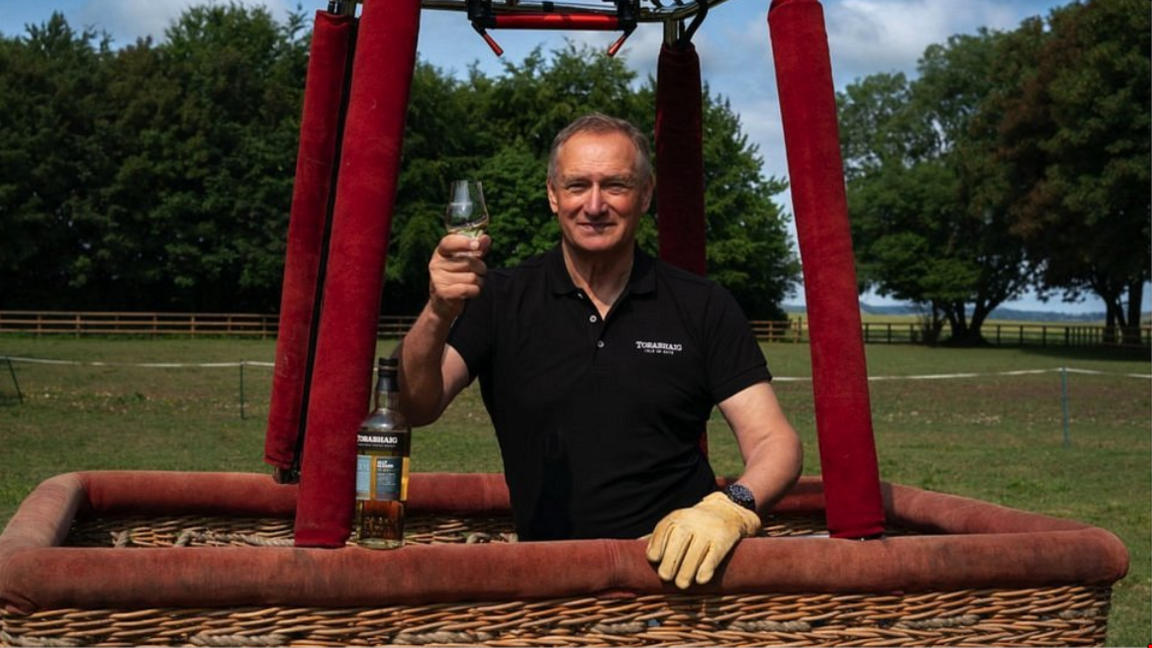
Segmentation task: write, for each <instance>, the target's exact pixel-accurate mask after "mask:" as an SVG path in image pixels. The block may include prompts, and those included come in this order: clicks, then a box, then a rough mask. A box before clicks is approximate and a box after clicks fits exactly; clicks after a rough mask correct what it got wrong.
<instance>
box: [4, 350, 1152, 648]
mask: <svg viewBox="0 0 1152 648" xmlns="http://www.w3.org/2000/svg"><path fill="white" fill-rule="evenodd" d="M392 344H393V343H392V342H387V341H383V342H381V344H380V353H381V354H384V353H387V352H389V351H390V350H391V347H392ZM274 349H275V347H274V342H272V341H259V340H235V339H232V340H219V339H171V340H142V339H79V340H78V339H71V338H67V339H65V338H41V339H36V338H31V337H21V336H0V356H14V357H17V358H36V359H49V360H58V361H72V362H76V363H78V364H39V363H31V362H26V361H20V360H18V361H16V362H14V363H13V365H12V367H13V370H14V372H15V375H16V381H15V382H14V381H13V379H12V376H11V375H10V374H9V368H8V365H7V363H6V362H4V361H0V448H2V450H0V524H4V523H6V521H7V520H8V518H9V517H10V516H11V515H12V513H13V512H14V511H15V509H16V507H17V506H18V505H19V503H20V502H21V501H22V500H23V499H24V497H26V496H27V494H28V493H29V492H30V491H31V489H32V488H34V487H35V485H36V484H38V483H39V482H40V481H42V480H44V479H46V478H47V477H50V476H52V475H55V474H59V473H62V472H67V471H72V470H89V469H107V468H121V469H165V470H240V471H256V472H267V470H268V468H267V466H265V465H264V464H263V463H262V461H261V453H262V450H263V435H264V426H265V420H266V417H267V414H268V398H269V388H270V384H271V375H272V374H271V369H270V368H268V367H266V366H259V365H253V364H246V365H245V366H243V367H240V366H237V363H239V362H240V361H245V362H252V363H269V362H271V360H272V359H273V357H274ZM764 351H765V355H766V357H767V358H768V361H769V365H770V367H771V368H772V371H773V373H774V374H775V375H776V376H777V377H778V381H777V382H776V390H777V392H778V393H779V395H780V399H781V402H782V403H783V405H784V407H785V409H786V411H787V412H788V413H789V416H790V418H791V419H792V421H793V423H794V424H795V425H796V427H797V429H798V430H799V431H800V434H801V436H802V438H803V441H804V445H805V451H806V458H805V472H806V473H807V474H817V473H819V470H820V469H819V462H818V452H817V446H816V429H815V422H814V415H813V404H812V394H811V389H812V387H811V383H810V382H809V381H808V380H806V379H807V378H810V376H811V369H810V359H809V349H808V347H807V346H806V345H792V344H770V345H765V346H764ZM867 354H868V366H869V373H870V375H872V376H877V377H880V376H883V377H887V378H889V379H887V380H880V381H875V382H872V383H871V384H870V392H871V401H872V419H873V425H874V428H875V433H876V439H877V446H878V452H879V460H880V471H881V475H882V477H883V478H884V479H886V480H888V481H892V482H896V483H902V484H907V485H910V486H917V487H921V488H926V489H931V490H938V491H944V492H949V493H956V494H960V495H967V496H972V497H976V498H979V499H982V500H985V501H991V502H996V503H1000V504H1004V505H1007V506H1011V507H1015V508H1020V509H1025V510H1030V511H1036V512H1041V513H1047V514H1050V515H1056V516H1060V517H1067V518H1073V519H1077V520H1081V521H1084V522H1088V523H1090V524H1094V525H1097V526H1100V527H1103V528H1106V529H1108V530H1110V531H1112V532H1113V533H1116V534H1117V535H1118V536H1119V537H1120V538H1121V539H1122V540H1123V541H1124V542H1125V544H1126V545H1127V547H1128V549H1129V552H1130V555H1131V571H1130V573H1129V575H1128V577H1127V578H1125V579H1124V580H1123V581H1121V582H1120V583H1118V584H1117V586H1116V588H1115V594H1114V599H1113V602H1114V609H1113V611H1112V617H1111V626H1110V631H1109V638H1108V645H1112V646H1132V645H1145V644H1146V643H1147V639H1148V629H1149V628H1150V627H1152V618H1150V607H1152V576H1150V565H1149V563H1150V556H1149V537H1150V536H1152V512H1150V508H1149V501H1152V440H1150V434H1149V431H1150V427H1152V390H1150V384H1152V381H1150V380H1149V379H1148V378H1147V377H1133V376H1130V375H1128V374H1137V375H1139V376H1147V375H1148V374H1149V373H1152V362H1150V360H1149V358H1148V357H1147V354H1146V353H1144V354H1136V355H1133V354H1118V353H1105V352H1100V351H1091V350H1075V349H1073V350H1069V349H1054V348H1047V349H1042V348H1026V349H963V350H961V349H932V348H925V347H917V346H908V345H870V346H868V347H867ZM93 363H104V364H93ZM142 363H171V364H180V365H185V366H178V367H141V366H136V365H139V364H142ZM217 363H225V364H228V366H222V367H197V366H187V365H207V364H217ZM1061 367H1068V368H1071V369H1074V370H1081V371H1084V370H1086V371H1096V372H1103V373H1100V374H1089V373H1068V374H1066V377H1067V401H1066V402H1067V412H1068V415H1069V418H1068V425H1067V427H1065V421H1064V403H1065V401H1064V400H1063V393H1064V392H1063V391H1062V384H1061V377H1062V376H1061V373H1060V371H1059V369H1060V368H1061ZM1018 370H1047V371H1045V372H1044V373H1038V374H1031V375H1015V376H1008V375H1002V374H1003V372H1009V371H1018ZM957 373H959V374H977V375H975V376H968V377H958V378H951V379H945V378H937V379H931V380H927V379H908V378H907V377H909V376H923V375H935V376H939V375H942V374H957ZM17 384H18V385H19V392H20V394H19V395H20V396H22V397H23V403H21V402H20V400H19V397H18V394H17V390H16V385H17ZM242 413H243V418H242V417H241V414H242ZM1066 434H1067V437H1066V436H1065V435H1066ZM1066 438H1067V440H1068V441H1069V445H1068V446H1067V447H1065V439H1066ZM710 447H711V454H712V457H713V461H714V463H715V465H716V467H717V472H719V473H721V474H738V473H739V471H740V470H741V462H740V459H739V455H738V453H737V451H736V448H735V444H734V443H733V442H732V439H731V434H730V433H729V432H728V431H727V429H726V426H725V424H724V422H723V420H722V419H721V418H720V417H719V416H718V415H717V416H715V417H714V420H713V421H712V423H711V424H710ZM413 463H414V466H415V468H416V470H420V471H434V470H447V471H456V472H475V471H496V470H499V469H500V461H499V456H498V451H497V447H496V443H495V440H494V439H493V438H492V432H491V426H490V424H489V422H488V418H487V415H486V414H485V412H484V411H483V407H482V405H481V404H480V402H479V397H478V394H477V390H475V389H469V390H468V391H466V392H465V394H464V395H463V396H462V397H461V398H460V399H459V400H458V401H457V402H456V403H454V404H453V405H452V407H450V408H449V410H448V412H447V413H446V414H445V416H444V418H443V419H441V421H439V422H438V423H437V424H436V425H434V426H432V427H430V428H427V429H425V430H423V431H421V432H419V433H418V434H417V435H416V438H415V441H414V449H413Z"/></svg>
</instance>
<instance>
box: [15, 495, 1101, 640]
mask: <svg viewBox="0 0 1152 648" xmlns="http://www.w3.org/2000/svg"><path fill="white" fill-rule="evenodd" d="M765 532H766V533H767V534H768V535H770V536H795V535H799V536H802V535H814V534H820V533H823V532H824V529H823V528H822V520H821V519H819V518H818V517H814V516H806V515H785V516H777V517H775V518H773V519H770V520H768V521H767V522H766V526H765ZM291 535H292V526H291V520H287V519H283V518H252V519H246V518H220V517H206V516H174V517H171V518H148V517H142V516H132V517H119V518H99V519H94V520H87V521H82V522H77V523H76V524H75V525H74V526H73V528H72V531H71V533H70V534H69V538H68V541H67V543H66V544H68V545H70V546H81V547H119V548H122V549H124V550H131V548H148V547H172V546H188V547H198V546H221V545H241V546H252V545H271V546H276V545H283V544H290V542H291ZM408 541H409V542H412V543H465V542H508V541H514V536H513V535H512V533H511V524H510V520H508V519H507V518H504V517H499V516H478V517H464V516H458V517H449V516H430V515H422V516H416V517H414V518H413V519H412V520H410V523H409V533H408ZM1110 591H1111V590H1110V588H1107V587H1082V586H1063V587H1053V588H1029V589H1003V590H1000V589H986V590H964V591H952V592H926V593H916V594H827V593H825V594H780V595H764V594H760V595H692V594H679V595H641V596H617V597H605V598H597V597H575V598H564V599H549V600H539V601H488V602H485V601H477V602H470V603H451V604H447V603H445V604H429V605H416V606H396V605H394V606H384V607H379V608H367V607H358V608H348V609H328V608H309V607H246V608H229V609H212V608H199V609H194V608H163V609H140V610H105V609H84V610H82V609H58V610H45V611H41V612H37V613H34V614H27V615H23V614H17V613H11V612H8V613H0V619H2V625H0V642H3V644H4V645H11V646H131V645H141V644H147V645H163V646H169V645H171V646H177V645H197V646H280V645H309V646H325V645H333V646H335V645H380V644H401V645H486V646H588V645H603V646H662V645H715V646H763V645H772V644H775V645H807V646H924V645H937V646H953V645H955V646H974V645H980V646H990V645H996V646H1005V645H1024V646H1091V645H1100V644H1102V643H1103V642H1104V639H1105V629H1106V627H1107V613H1108V603H1109V596H1110Z"/></svg>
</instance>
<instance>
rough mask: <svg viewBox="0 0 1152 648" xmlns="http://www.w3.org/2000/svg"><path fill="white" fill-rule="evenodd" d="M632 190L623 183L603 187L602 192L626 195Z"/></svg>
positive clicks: (630, 186)
mask: <svg viewBox="0 0 1152 648" xmlns="http://www.w3.org/2000/svg"><path fill="white" fill-rule="evenodd" d="M631 189H632V185H629V184H627V183H623V182H617V183H610V184H607V185H604V191H607V192H608V193H610V194H616V195H622V194H626V193H628V192H629V191H630V190H631Z"/></svg>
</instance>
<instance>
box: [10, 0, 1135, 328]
mask: <svg viewBox="0 0 1152 648" xmlns="http://www.w3.org/2000/svg"><path fill="white" fill-rule="evenodd" d="M239 3H240V4H246V5H249V6H254V5H264V6H266V7H268V8H269V10H270V11H272V13H273V15H275V16H276V17H278V18H283V17H284V16H286V15H287V13H288V12H289V11H290V10H292V9H294V8H297V7H299V8H301V9H302V10H303V11H304V13H305V14H307V15H309V16H311V15H314V13H315V12H316V11H317V10H321V9H324V8H326V7H327V0H242V2H239ZM194 4H202V2H201V1H199V0H41V1H38V2H20V1H18V0H0V7H2V10H0V33H2V34H3V35H5V36H16V35H20V34H23V33H24V32H25V26H26V25H29V24H33V25H36V24H41V23H43V22H44V21H46V20H47V19H48V18H49V17H50V16H51V15H52V13H53V12H55V11H59V12H62V13H63V14H64V16H65V17H66V18H67V19H68V23H69V24H70V25H71V26H72V27H73V28H77V29H78V28H81V27H90V28H94V29H97V30H102V31H105V32H107V33H108V34H109V35H110V36H111V37H112V38H113V46H118V45H126V44H129V43H132V42H133V41H135V39H136V38H138V37H141V36H144V35H149V34H150V35H152V36H153V38H154V40H157V41H161V40H163V38H164V36H163V34H164V30H165V28H166V27H167V26H168V25H169V24H170V22H171V21H172V20H173V19H174V18H175V17H177V16H178V15H179V14H180V12H181V11H182V10H183V9H185V8H187V7H188V6H191V5H194ZM1065 4H1068V0H963V1H958V0H824V1H823V2H822V5H823V8H824V17H825V25H826V29H827V32H828V41H829V52H830V54H831V60H832V72H833V80H834V83H835V86H836V89H837V90H842V89H844V88H845V87H846V86H847V85H849V84H851V83H852V82H854V81H856V80H858V79H861V78H863V77H865V76H867V75H869V74H875V73H880V72H904V73H906V74H908V75H909V76H915V72H916V63H917V60H918V59H919V57H920V56H921V54H923V52H924V49H925V48H926V47H927V46H928V45H931V44H934V43H944V42H946V40H947V39H948V37H949V36H951V35H953V34H971V33H975V32H976V31H977V30H978V29H979V28H981V27H987V28H989V29H994V30H1010V29H1014V28H1015V27H1017V26H1018V25H1019V24H1020V22H1021V21H1022V20H1024V19H1026V18H1028V17H1032V16H1047V15H1048V13H1049V12H1050V11H1051V10H1052V9H1053V8H1055V7H1059V6H1062V5H1065ZM768 6H769V0H727V1H726V2H723V3H722V4H720V5H719V6H714V7H713V8H712V9H711V10H710V11H709V12H708V16H707V18H706V19H705V20H704V22H703V23H702V24H701V26H700V27H699V29H698V30H697V32H696V34H695V36H694V38H693V43H694V44H695V45H696V48H697V52H698V53H699V56H700V61H701V72H702V75H703V79H704V82H705V83H706V84H708V85H709V87H710V89H711V91H712V93H713V95H714V96H722V97H724V98H726V99H728V100H729V102H730V105H731V108H732V110H733V112H735V113H736V114H737V115H738V116H739V117H740V120H741V125H742V130H743V132H744V134H746V135H747V136H748V139H749V141H750V142H751V143H753V144H755V145H756V146H757V147H758V148H759V154H760V156H761V157H762V159H763V161H764V174H765V175H766V176H775V177H779V178H782V179H787V177H788V172H787V164H786V162H785V157H784V145H783V130H782V128H781V125H780V110H779V104H778V99H777V94H776V85H775V72H774V70H773V67H772V56H771V49H770V48H771V44H770V41H769V38H768V27H767V11H768ZM490 33H491V34H492V36H493V37H494V38H495V39H496V40H497V41H498V42H499V43H500V45H501V47H503V49H504V56H503V59H504V61H507V62H511V63H519V62H521V61H523V59H524V58H525V57H526V56H528V55H529V54H530V53H531V52H532V50H533V49H534V48H535V47H537V46H540V47H541V48H542V49H543V50H544V51H545V52H548V51H550V50H552V49H555V48H558V47H562V46H563V45H564V42H565V39H570V40H572V41H575V42H578V43H588V44H589V45H591V46H592V47H594V48H596V49H602V50H607V48H608V46H609V45H610V44H611V43H612V42H613V41H615V40H616V38H617V37H618V36H619V34H618V33H614V32H556V31H492V32H490ZM662 40H663V26H662V25H660V24H653V23H645V24H641V25H640V26H639V27H638V28H637V29H636V32H635V33H633V34H632V36H631V37H630V38H629V39H628V41H627V42H626V44H625V45H624V47H623V48H622V49H621V51H620V53H619V54H618V56H620V57H623V58H624V60H625V61H626V63H627V65H628V66H629V67H630V68H632V69H633V70H635V71H636V72H638V73H639V75H640V78H641V79H644V78H647V76H648V75H649V74H651V75H653V76H654V75H655V70H656V59H657V56H658V54H659V50H660V44H661V42H662ZM418 50H419V55H420V57H421V58H422V59H423V60H426V61H428V62H430V63H432V64H433V65H435V66H437V67H439V68H441V69H443V70H444V71H446V72H451V73H457V74H464V73H465V72H466V71H467V69H468V67H469V66H470V65H472V64H473V63H476V64H478V65H479V66H480V69H481V70H483V71H484V72H485V73H487V74H489V75H492V76H495V75H498V74H500V73H501V71H502V69H503V61H502V60H501V59H499V58H497V57H496V56H495V55H494V54H493V53H492V51H491V50H490V49H489V48H488V46H487V45H486V44H485V43H484V41H483V40H482V39H481V38H480V37H479V36H478V35H477V34H476V33H475V32H474V31H472V28H471V26H470V25H469V24H468V22H467V20H466V19H465V16H464V14H463V13H460V12H455V11H434V10H424V11H423V12H422V13H421V26H420V35H419V44H418ZM778 200H779V201H780V202H781V204H782V205H783V206H784V208H785V210H786V211H787V212H788V213H789V214H791V213H792V208H791V197H790V196H789V195H788V194H787V193H785V194H782V195H781V196H778ZM792 231H793V238H794V237H795V234H794V231H795V230H794V229H793V230H792ZM1145 293H1146V294H1145V298H1144V304H1150V303H1152V289H1146V291H1145ZM862 300H863V301H866V302H868V303H870V304H876V305H880V304H888V303H891V302H889V301H887V300H885V299H883V298H880V297H878V296H875V295H865V296H864V297H862ZM789 301H790V302H802V294H801V295H797V296H796V297H795V298H794V299H790V300H789ZM1005 306H1007V307H1010V308H1021V309H1029V310H1049V311H1063V312H1070V313H1082V312H1097V311H1103V304H1102V302H1100V301H1099V300H1097V299H1089V300H1086V301H1084V302H1081V303H1076V304H1067V303H1064V302H1061V301H1059V300H1058V299H1054V300H1052V301H1049V302H1047V303H1043V302H1039V301H1038V300H1036V299H1035V298H1034V297H1033V296H1030V295H1029V296H1025V297H1024V298H1022V299H1020V300H1017V301H1014V302H1011V303H1008V304H1005Z"/></svg>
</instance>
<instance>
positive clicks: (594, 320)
mask: <svg viewBox="0 0 1152 648" xmlns="http://www.w3.org/2000/svg"><path fill="white" fill-rule="evenodd" d="M588 321H589V322H592V323H593V324H595V323H596V316H595V315H592V316H590V317H589V318H588Z"/></svg>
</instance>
